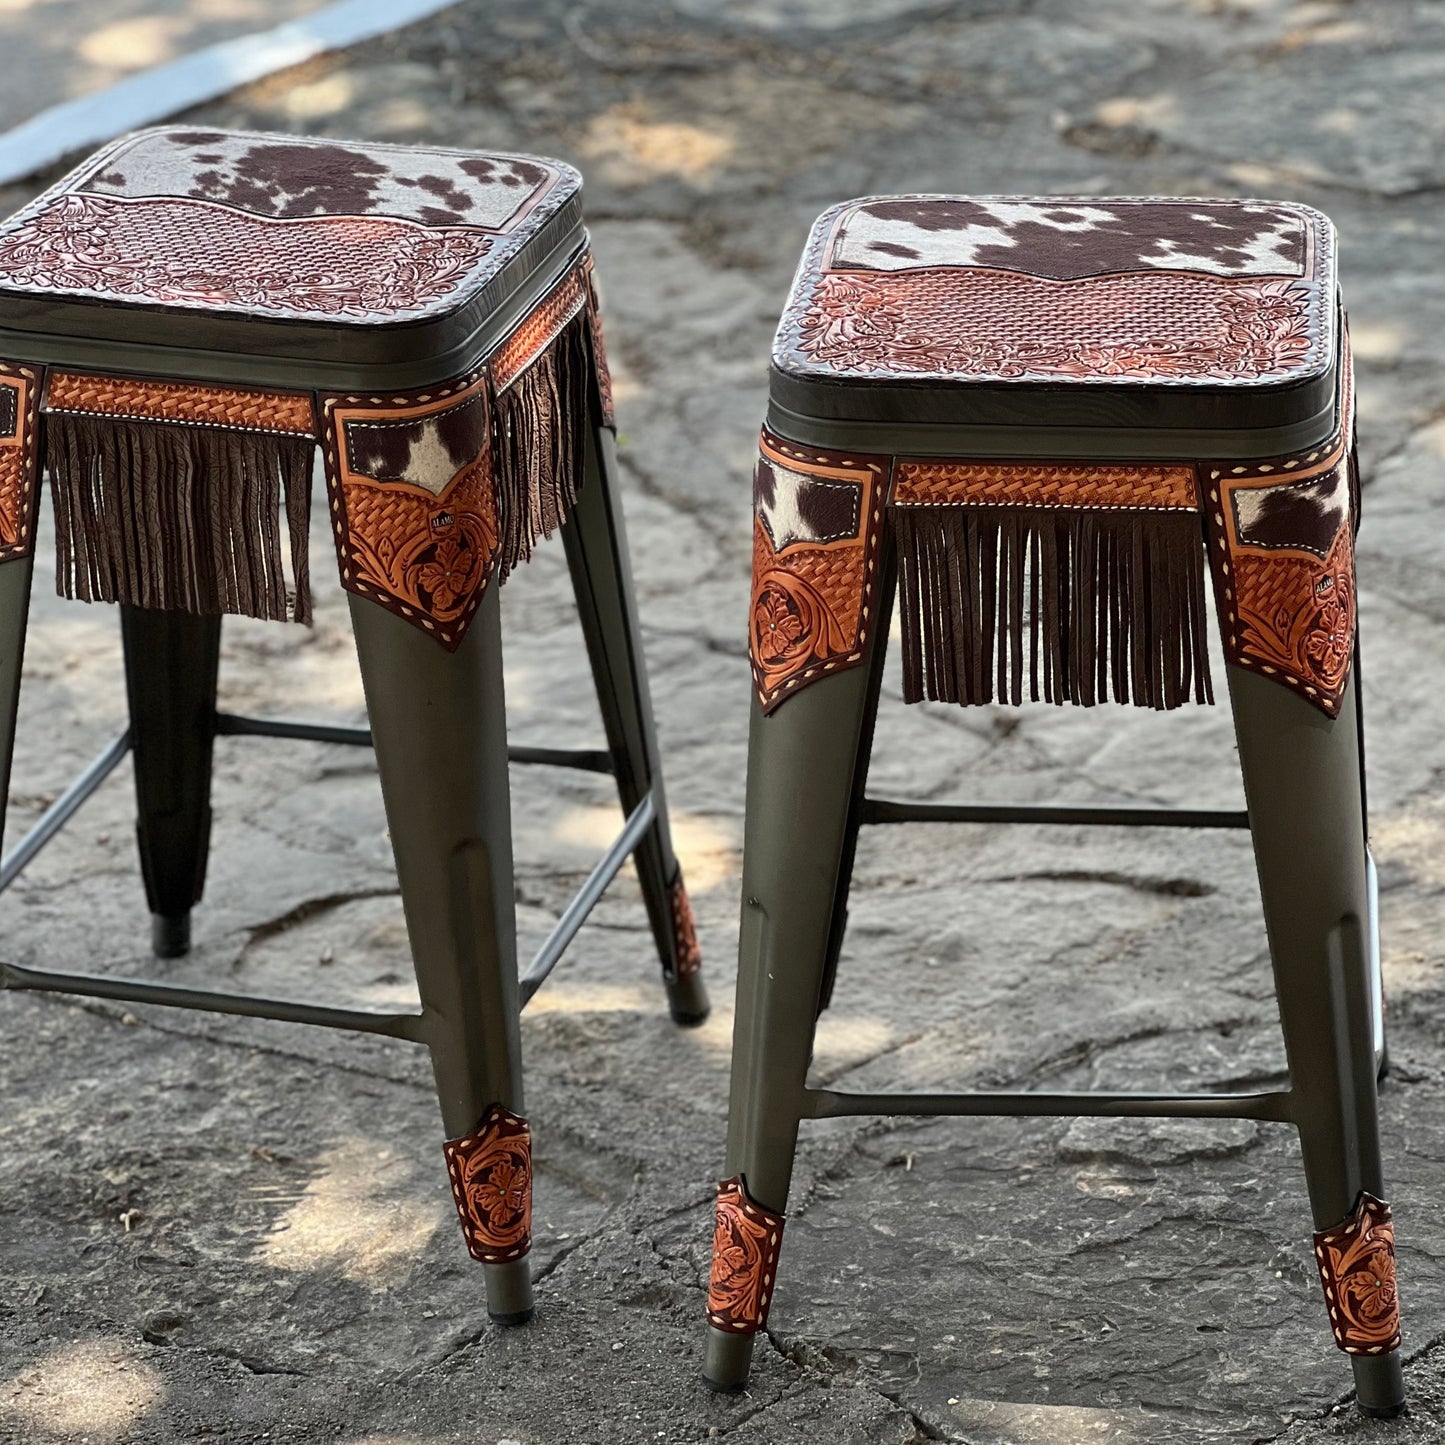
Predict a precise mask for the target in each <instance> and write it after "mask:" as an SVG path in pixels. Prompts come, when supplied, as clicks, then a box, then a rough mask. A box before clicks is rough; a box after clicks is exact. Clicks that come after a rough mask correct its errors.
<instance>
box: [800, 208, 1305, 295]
mask: <svg viewBox="0 0 1445 1445" xmlns="http://www.w3.org/2000/svg"><path fill="white" fill-rule="evenodd" d="M1305 261H1306V254H1305V227H1304V223H1303V220H1302V218H1301V217H1300V215H1299V214H1298V213H1297V212H1295V211H1294V210H1292V209H1291V208H1289V207H1287V206H1278V205H1269V204H1265V203H1262V202H1252V201H1235V202H1231V201H1193V202H1184V203H1181V202H1179V201H1128V200H1125V201H1117V200H1111V201H1098V200H1053V199H1049V198H1047V197H1045V198H1038V199H1028V200H974V199H963V198H959V197H949V196H899V197H892V198H884V199H880V200H873V201H865V202H863V203H861V204H859V205H858V206H856V207H854V208H853V209H851V210H849V211H847V212H845V213H844V215H843V216H842V218H841V219H840V221H839V223H838V226H837V228H836V230H835V231H834V234H833V238H832V242H831V245H830V247H829V249H828V254H827V256H826V257H825V261H824V266H825V269H830V270H868V271H906V270H911V269H914V268H924V267H957V266H975V267H988V268H990V269H995V270H1004V271H1018V272H1022V273H1023V274H1025V275H1028V276H1040V277H1045V278H1048V279H1051V280H1057V281H1067V280H1071V279H1074V278H1076V277H1082V276H1098V275H1103V274H1105V273H1107V272H1117V271H1150V270H1162V271H1204V272H1209V273H1211V274H1213V275H1217V276H1300V275H1303V274H1304V270H1305Z"/></svg>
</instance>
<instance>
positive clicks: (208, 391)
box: [45, 371, 316, 437]
mask: <svg viewBox="0 0 1445 1445" xmlns="http://www.w3.org/2000/svg"><path fill="white" fill-rule="evenodd" d="M45 410H46V411H53V412H70V413H73V414H76V415H81V416H100V417H115V418H121V419H129V420H134V421H150V422H177V423H180V424H182V425H188V426H213V427H224V428H226V429H228V430H233V431H255V432H275V433H279V434H281V435H283V436H302V437H314V436H315V435H316V418H315V408H314V406H313V404H312V399H311V396H310V394H309V393H305V392H284V391H255V390H251V389H249V388H244V387H232V386H207V385H202V384H200V383H196V382H179V381H156V380H153V379H149V378H139V377H122V376H93V375H88V374H85V373H81V372H75V371H52V372H51V373H50V378H49V384H48V386H47V387H46V393H45Z"/></svg>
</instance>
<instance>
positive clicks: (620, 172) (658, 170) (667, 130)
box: [582, 101, 737, 185]
mask: <svg viewBox="0 0 1445 1445" xmlns="http://www.w3.org/2000/svg"><path fill="white" fill-rule="evenodd" d="M736 150H737V138H736V135H735V134H734V133H733V131H732V128H731V127H728V126H719V125H714V126H712V127H711V128H708V129H704V128H703V127H702V126H698V125H693V124H691V123H690V122H687V121H675V120H657V119H654V118H653V116H652V115H651V113H650V110H649V107H648V106H647V105H646V104H645V103H643V102H640V101H626V102H623V103H622V104H620V105H614V106H612V107H611V108H610V109H608V110H605V111H603V112H602V113H601V114H600V115H596V116H593V118H592V121H591V124H590V125H589V126H588V127H587V133H586V135H585V136H584V137H583V139H582V153H583V154H584V155H585V156H587V157H588V159H590V160H593V161H596V162H597V163H598V165H599V168H600V169H601V170H602V173H603V174H604V175H605V176H606V177H607V179H608V180H610V181H613V182H614V183H615V184H617V185H641V184H643V183H645V182H647V181H652V180H658V179H662V178H665V177H666V178H671V179H674V180H680V181H691V182H692V183H693V184H694V185H702V184H704V183H705V182H706V181H708V180H709V179H710V178H711V176H712V175H713V173H714V172H715V171H716V170H717V169H718V167H719V166H721V165H722V164H723V163H724V162H725V161H727V160H730V159H731V158H732V156H733V154H734V153H735V152H736Z"/></svg>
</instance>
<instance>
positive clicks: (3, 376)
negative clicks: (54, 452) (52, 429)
mask: <svg viewBox="0 0 1445 1445" xmlns="http://www.w3.org/2000/svg"><path fill="white" fill-rule="evenodd" d="M40 381H41V373H40V370H39V368H38V367H33V366H15V365H11V364H9V363H6V362H0V562H8V561H9V560H10V559H11V558H13V557H28V556H29V555H30V554H31V552H33V551H34V550H35V501H36V496H37V493H38V487H37V481H38V474H39V451H40V445H39V416H40Z"/></svg>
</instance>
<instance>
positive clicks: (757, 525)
mask: <svg viewBox="0 0 1445 1445" xmlns="http://www.w3.org/2000/svg"><path fill="white" fill-rule="evenodd" d="M891 466H892V462H891V459H890V458H888V457H881V456H862V455H854V454H851V453H843V452H827V453H822V452H817V451H814V450H811V449H809V448H805V447H799V446H795V445H794V444H793V443H791V442H788V441H785V440H783V439H782V438H781V437H777V436H775V435H773V433H772V432H770V431H768V430H766V429H764V431H763V435H762V440H761V442H760V445H759V457H758V465H757V470H756V471H755V473H754V477H753V514H754V524H753V592H752V609H751V621H750V624H749V643H748V652H749V656H750V658H751V660H752V668H753V682H754V685H755V687H756V689H757V693H758V699H759V701H760V702H761V703H762V706H763V711H764V712H771V711H772V710H773V709H774V708H775V707H777V706H778V705H779V704H780V703H781V702H782V701H783V700H784V699H785V698H787V697H789V696H791V695H792V693H793V692H795V691H796V690H797V689H798V688H800V687H802V686H804V685H805V684H807V683H809V682H811V681H813V680H814V679H815V678H819V677H822V676H824V675H825V674H827V673H830V672H837V671H841V670H842V669H844V668H848V667H854V666H856V665H857V664H858V663H859V662H860V661H862V658H863V651H864V647H865V645H866V643H867V641H868V638H869V636H870V635H871V633H872V629H873V624H874V622H875V620H876V613H877V592H878V558H879V550H880V547H881V543H882V532H883V514H884V503H885V501H886V494H887V490H888V479H889V473H890V469H891Z"/></svg>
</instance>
